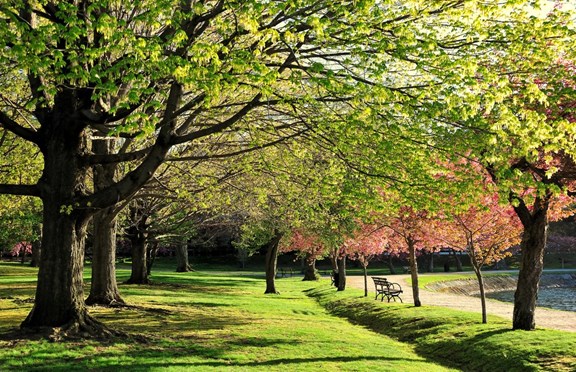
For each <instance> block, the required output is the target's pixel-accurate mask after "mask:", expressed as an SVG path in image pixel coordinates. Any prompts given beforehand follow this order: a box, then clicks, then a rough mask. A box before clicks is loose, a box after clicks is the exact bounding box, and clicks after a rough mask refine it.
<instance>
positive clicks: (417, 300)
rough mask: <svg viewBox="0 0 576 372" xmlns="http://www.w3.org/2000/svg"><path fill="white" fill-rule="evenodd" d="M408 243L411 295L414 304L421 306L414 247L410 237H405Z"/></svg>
mask: <svg viewBox="0 0 576 372" xmlns="http://www.w3.org/2000/svg"><path fill="white" fill-rule="evenodd" d="M407 243H408V261H409V262H410V274H411V277H412V296H413V297H414V306H416V307H419V306H422V303H421V302H420V289H419V288H418V263H417V261H416V247H415V242H414V241H413V240H412V238H410V237H409V238H408V239H407Z"/></svg>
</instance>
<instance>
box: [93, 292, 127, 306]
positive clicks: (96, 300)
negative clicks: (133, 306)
mask: <svg viewBox="0 0 576 372" xmlns="http://www.w3.org/2000/svg"><path fill="white" fill-rule="evenodd" d="M125 304H126V302H124V300H123V299H122V298H121V297H120V295H101V296H94V295H92V294H91V295H90V296H88V298H87V299H86V305H89V306H91V305H101V306H107V307H121V306H123V305H125Z"/></svg>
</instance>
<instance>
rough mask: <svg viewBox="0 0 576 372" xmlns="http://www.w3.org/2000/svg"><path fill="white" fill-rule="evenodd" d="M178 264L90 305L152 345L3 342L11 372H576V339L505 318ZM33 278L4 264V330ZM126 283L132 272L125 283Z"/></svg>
mask: <svg viewBox="0 0 576 372" xmlns="http://www.w3.org/2000/svg"><path fill="white" fill-rule="evenodd" d="M172 266H173V265H166V266H163V265H159V266H158V267H157V268H156V270H157V271H156V272H155V273H153V280H154V283H155V284H154V285H150V286H128V285H121V286H120V290H121V292H122V294H123V296H124V298H125V299H126V300H127V301H128V302H129V303H130V304H132V305H135V306H136V307H135V308H131V309H106V308H103V307H93V308H91V309H90V311H91V313H92V314H93V315H94V316H96V317H97V318H98V319H99V320H101V321H103V322H105V323H106V324H107V325H109V326H111V327H114V328H116V329H120V330H123V331H126V332H130V333H133V334H139V335H143V336H145V338H147V340H148V342H147V343H142V342H138V341H137V340H136V339H114V340H109V341H106V342H98V341H90V340H70V341H65V342H60V343H50V342H48V341H45V340H30V339H19V340H14V339H7V338H3V339H0V370H35V369H38V370H46V369H49V370H51V371H64V370H86V369H88V370H166V369H168V370H191V369H192V370H235V371H236V370H272V371H274V370H286V369H290V370H296V371H306V370H309V371H317V370H326V371H338V370H342V371H348V370H353V371H366V370H378V371H385V370H390V371H422V370H430V371H435V370H444V369H446V367H448V368H457V369H465V370H487V371H488V370H489V371H498V370H502V371H504V370H506V371H509V370H518V371H520V370H522V371H524V370H538V369H544V370H574V369H576V335H575V334H573V333H565V332H555V331H544V330H538V331H534V332H529V333H527V332H517V331H516V332H512V331H509V327H510V325H509V324H508V323H507V322H505V321H503V320H501V319H498V318H490V319H489V322H490V324H489V325H488V326H482V325H480V324H477V323H478V316H477V314H468V313H461V312H457V311H453V310H449V309H443V308H434V307H422V308H414V307H412V306H410V305H405V304H388V303H382V302H380V301H373V300H372V298H371V297H369V298H364V297H362V296H361V295H362V292H361V291H356V290H350V289H347V290H346V291H345V292H336V291H334V289H333V288H330V287H329V286H328V284H327V283H328V281H327V280H323V281H321V282H320V283H309V282H301V281H300V280H299V278H288V279H280V280H278V282H277V286H278V289H279V290H280V291H281V292H282V293H281V295H263V294H262V292H263V290H264V283H263V280H262V277H261V273H260V276H259V277H255V276H250V275H242V276H240V275H236V276H230V277H227V276H224V275H222V273H217V272H207V271H205V272H195V273H184V274H182V273H174V272H171V270H172ZM220 269H222V268H220ZM34 273H35V271H34V270H32V269H29V268H27V267H22V266H19V265H18V264H0V334H4V333H6V332H7V331H9V330H10V329H12V328H14V327H15V326H17V324H18V323H19V322H20V321H21V320H22V319H24V317H25V316H26V314H27V313H28V311H29V310H30V308H31V304H30V303H29V301H27V300H29V299H30V298H31V297H32V296H33V291H34V282H33V275H34ZM87 274H88V273H87ZM127 275H128V271H126V267H122V268H121V270H119V276H120V277H121V278H126V277H127ZM87 277H89V276H88V275H87ZM8 297H11V298H8ZM345 318H349V319H350V320H352V321H353V323H357V325H354V324H352V323H349V322H348V321H346V320H345ZM359 325H362V326H359ZM374 331H375V332H374ZM389 336H390V337H389ZM426 358H427V359H426ZM441 365H443V366H444V367H443V366H441Z"/></svg>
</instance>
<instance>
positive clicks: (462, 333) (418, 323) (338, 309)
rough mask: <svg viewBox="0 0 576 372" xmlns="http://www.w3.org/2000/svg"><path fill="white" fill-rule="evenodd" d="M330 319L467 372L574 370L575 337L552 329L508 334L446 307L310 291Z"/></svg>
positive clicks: (502, 323)
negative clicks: (409, 346)
mask: <svg viewBox="0 0 576 372" xmlns="http://www.w3.org/2000/svg"><path fill="white" fill-rule="evenodd" d="M309 294H310V296H312V297H315V298H316V299H317V300H318V301H319V303H320V304H322V305H323V306H324V307H325V308H327V309H329V310H330V312H331V313H332V314H334V315H337V316H340V317H344V318H347V319H349V320H350V321H352V322H353V323H355V324H358V325H362V326H365V327H367V328H369V329H372V330H374V331H376V332H378V333H380V334H383V335H387V336H391V337H393V338H396V339H398V340H399V341H402V342H408V343H410V344H412V345H414V346H415V350H416V351H417V352H418V353H419V354H420V355H422V356H424V357H426V358H428V359H429V360H435V361H438V362H439V363H443V364H445V365H447V366H452V367H455V368H460V369H464V370H471V371H538V370H546V371H574V370H576V334H575V333H571V332H561V331H554V330H544V329H537V330H535V331H529V332H528V331H512V330H511V325H510V323H509V322H508V321H506V320H504V319H502V318H499V317H495V316H489V317H488V324H487V325H483V324H479V323H478V316H477V314H472V313H468V312H460V311H456V310H452V309H447V308H442V307H435V306H422V307H419V308H416V307H414V306H411V305H406V304H399V303H398V304H388V303H382V302H379V301H373V300H372V299H370V298H369V299H366V298H365V297H363V296H362V294H363V293H362V292H361V291H357V290H346V291H345V292H338V293H334V292H333V291H332V290H329V289H326V288H316V289H313V290H310V292H309Z"/></svg>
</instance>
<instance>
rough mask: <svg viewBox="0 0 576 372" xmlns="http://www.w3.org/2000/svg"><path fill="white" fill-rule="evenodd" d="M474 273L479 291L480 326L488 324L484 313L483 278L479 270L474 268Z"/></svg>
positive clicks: (484, 294)
mask: <svg viewBox="0 0 576 372" xmlns="http://www.w3.org/2000/svg"><path fill="white" fill-rule="evenodd" d="M474 273H475V274H476V279H478V289H479V290H480V303H481V305H482V324H486V323H487V322H488V318H487V313H486V292H485V290H484V277H483V276H482V271H481V270H480V268H477V267H474Z"/></svg>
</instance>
